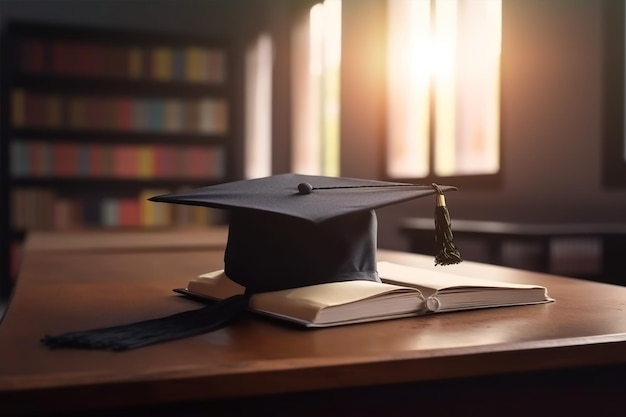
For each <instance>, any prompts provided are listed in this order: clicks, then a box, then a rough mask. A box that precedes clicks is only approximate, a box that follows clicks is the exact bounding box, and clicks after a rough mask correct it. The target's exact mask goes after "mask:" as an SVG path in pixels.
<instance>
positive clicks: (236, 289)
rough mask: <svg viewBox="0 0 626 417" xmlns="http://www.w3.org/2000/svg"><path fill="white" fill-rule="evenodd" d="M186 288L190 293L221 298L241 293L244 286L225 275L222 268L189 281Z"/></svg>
mask: <svg viewBox="0 0 626 417" xmlns="http://www.w3.org/2000/svg"><path fill="white" fill-rule="evenodd" d="M187 289H188V290H189V291H191V292H192V293H195V294H199V295H202V296H205V297H207V298H213V299H216V300H223V299H225V298H228V297H230V296H233V295H237V294H243V293H244V291H245V288H244V287H243V286H241V285H239V284H237V283H236V282H235V281H233V280H231V279H230V278H228V277H227V276H226V274H225V273H224V270H218V271H214V272H208V273H206V274H202V275H200V276H198V278H196V279H193V280H191V281H189V283H188V284H187Z"/></svg>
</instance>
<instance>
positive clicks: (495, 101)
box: [435, 0, 502, 176]
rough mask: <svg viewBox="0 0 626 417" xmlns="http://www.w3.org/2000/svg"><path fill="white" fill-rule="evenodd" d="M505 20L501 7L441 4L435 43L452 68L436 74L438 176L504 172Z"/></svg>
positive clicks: (492, 2) (493, 0) (440, 0)
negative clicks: (502, 67)
mask: <svg viewBox="0 0 626 417" xmlns="http://www.w3.org/2000/svg"><path fill="white" fill-rule="evenodd" d="M454 3H456V4H458V6H457V8H456V10H455V11H452V10H450V9H452V6H451V5H452V4H454ZM501 20H502V9H501V2H500V1H496V0H489V1H487V0H485V1H458V2H450V1H447V0H438V1H437V25H438V26H437V30H436V33H437V37H441V39H440V40H438V42H437V43H439V44H441V45H442V48H441V49H442V50H445V51H447V52H446V58H448V57H449V61H448V60H445V61H444V63H445V64H448V63H449V64H450V65H449V66H447V67H446V66H445V65H442V68H439V69H438V70H437V72H436V75H437V86H436V92H437V93H436V94H437V96H436V101H437V108H436V114H437V117H436V118H437V124H436V129H435V143H436V146H437V148H436V150H435V152H436V154H435V155H436V157H435V161H436V165H435V173H436V175H439V176H446V175H476V174H493V173H496V172H498V170H499V168H500V166H499V164H500V158H499V155H500V110H499V109H500V49H501V48H500V45H501V38H502V30H501ZM448 48H450V49H448Z"/></svg>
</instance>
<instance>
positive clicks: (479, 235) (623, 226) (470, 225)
mask: <svg viewBox="0 0 626 417" xmlns="http://www.w3.org/2000/svg"><path fill="white" fill-rule="evenodd" d="M434 228H435V226H434V223H433V219H432V218H421V217H413V218H408V219H405V220H404V221H403V222H402V224H401V229H400V230H401V232H402V233H403V234H404V235H405V236H406V237H407V238H408V239H409V250H410V251H411V252H415V253H422V254H431V253H433V251H434V247H433V244H432V240H433V233H434ZM452 229H453V233H454V236H455V237H457V238H460V239H463V238H469V239H476V240H479V241H480V242H481V243H483V244H484V245H485V246H486V248H487V256H488V259H487V260H486V261H487V262H489V263H492V264H495V265H505V262H504V259H503V253H502V250H503V244H504V243H505V242H507V241H513V242H526V243H531V244H534V245H536V246H537V247H538V249H539V250H538V253H539V256H538V257H536V259H535V263H534V265H532V266H530V265H529V267H530V269H533V270H537V271H538V272H551V269H550V267H551V256H550V251H551V248H550V245H551V242H552V241H553V240H554V239H558V238H569V239H571V238H580V237H584V238H597V239H600V241H601V242H602V254H601V271H600V275H601V276H590V277H589V278H593V279H598V280H602V281H604V282H608V283H612V284H620V285H626V262H623V257H624V248H626V223H545V224H544V223H515V222H495V221H479V220H463V219H453V220H452Z"/></svg>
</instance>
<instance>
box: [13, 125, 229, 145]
mask: <svg viewBox="0 0 626 417" xmlns="http://www.w3.org/2000/svg"><path fill="white" fill-rule="evenodd" d="M12 136H13V137H12V140H15V139H30V140H45V141H46V142H84V143H99V142H106V143H109V144H116V143H125V144H127V143H146V144H157V143H158V144H161V143H167V144H171V145H174V146H175V145H177V144H206V145H219V144H224V143H225V142H227V141H228V135H218V134H199V133H187V132H182V133H169V132H156V131H140V132H138V131H119V130H68V129H57V130H50V129H45V128H28V129H13V135H12Z"/></svg>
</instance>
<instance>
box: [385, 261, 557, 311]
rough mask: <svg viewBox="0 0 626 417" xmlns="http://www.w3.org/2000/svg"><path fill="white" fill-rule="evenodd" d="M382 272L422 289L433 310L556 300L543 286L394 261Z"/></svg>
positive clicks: (392, 280)
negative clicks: (454, 272) (416, 266)
mask: <svg viewBox="0 0 626 417" xmlns="http://www.w3.org/2000/svg"><path fill="white" fill-rule="evenodd" d="M378 274H379V275H380V277H381V280H383V281H384V282H389V283H393V284H396V285H406V286H411V287H416V288H418V289H419V290H420V291H421V292H422V294H423V295H424V297H426V307H427V308H428V310H429V311H432V312H434V311H439V312H443V311H456V310H469V309H475V308H487V307H503V306H512V305H524V304H538V303H546V302H550V301H554V300H553V299H552V298H550V297H549V296H548V292H547V289H546V288H545V287H542V286H539V285H527V284H516V283H507V282H499V281H492V280H483V279H478V278H470V277H463V276H460V275H453V274H446V273H444V272H437V271H431V270H428V269H424V268H415V267H409V266H404V265H398V264H393V263H390V262H379V263H378Z"/></svg>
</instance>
